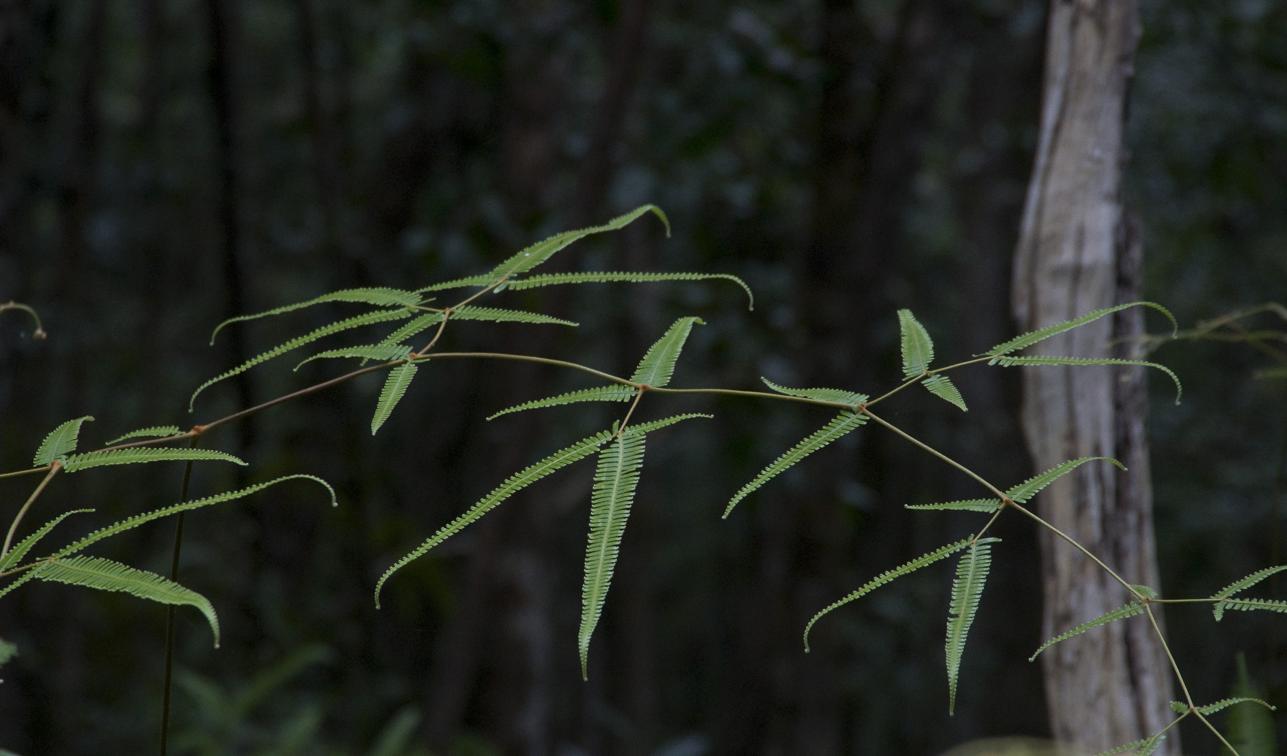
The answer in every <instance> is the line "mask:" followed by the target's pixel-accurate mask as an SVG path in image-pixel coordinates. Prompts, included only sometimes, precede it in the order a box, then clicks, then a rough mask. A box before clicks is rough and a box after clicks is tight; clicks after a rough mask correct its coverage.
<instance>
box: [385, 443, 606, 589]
mask: <svg viewBox="0 0 1287 756" xmlns="http://www.w3.org/2000/svg"><path fill="white" fill-rule="evenodd" d="M610 438H612V433H611V432H609V431H599V432H598V433H595V434H594V435H592V436H588V437H586V438H583V439H581V440H580V441H577V442H576V443H575V444H572V445H571V446H568V447H565V448H563V449H560V450H558V451H556V452H554V453H553V454H551V455H549V456H548V457H545V458H544V459H542V460H540V461H539V462H536V463H535V464H532V465H529V466H527V467H525V468H523V469H522V470H519V471H518V472H516V473H514V474H513V475H511V476H509V477H508V478H506V479H505V481H504V482H503V483H501V484H500V485H499V486H497V487H496V488H494V489H492V491H491V493H489V494H487V495H486V496H484V497H483V498H481V499H479V500H478V501H477V502H476V503H475V504H474V505H473V506H471V507H470V508H469V509H468V510H466V511H465V512H464V514H461V515H459V516H458V517H456V518H455V519H453V520H452V521H451V522H449V523H447V524H446V525H443V526H442V527H441V528H439V529H438V530H437V532H435V533H434V534H433V535H432V536H430V537H429V538H427V539H425V540H424V542H422V543H421V544H420V545H419V546H417V547H415V548H414V549H412V550H411V551H410V552H408V553H407V554H405V555H404V556H403V557H402V558H400V559H398V561H396V562H394V563H393V564H392V565H391V566H390V567H389V568H388V569H387V570H385V571H384V574H382V575H381V576H380V579H379V580H378V581H376V584H375V608H377V609H379V608H380V592H381V591H382V590H383V589H384V584H385V583H386V582H388V580H389V578H390V577H392V576H393V574H394V573H395V572H397V571H398V570H400V569H402V568H403V567H406V566H407V565H408V564H411V563H412V562H414V561H415V560H417V559H419V558H420V557H422V556H424V555H425V554H427V553H429V551H430V550H432V549H433V548H434V547H436V546H438V545H439V544H441V543H442V542H443V541H446V540H447V539H448V538H450V537H452V536H453V535H455V534H457V533H459V532H460V531H461V530H464V529H465V527H467V526H468V525H470V524H472V523H474V522H476V521H478V520H479V519H480V518H481V517H482V516H483V515H485V514H487V513H488V512H490V511H491V510H493V509H495V508H496V507H497V506H499V505H500V504H501V503H503V502H504V501H505V500H506V499H508V498H509V497H511V496H513V495H514V494H516V493H518V492H519V491H521V490H523V489H524V488H527V487H528V486H530V485H532V484H533V483H535V482H537V481H538V480H540V479H542V478H544V477H546V476H547V475H550V474H551V473H553V472H555V471H557V470H561V469H563V468H564V467H567V466H568V465H570V464H572V463H574V462H578V461H580V460H582V459H585V458H586V457H588V456H590V455H591V454H593V453H595V452H596V451H598V449H599V447H600V446H603V444H605V443H607V441H608V440H609V439H610Z"/></svg>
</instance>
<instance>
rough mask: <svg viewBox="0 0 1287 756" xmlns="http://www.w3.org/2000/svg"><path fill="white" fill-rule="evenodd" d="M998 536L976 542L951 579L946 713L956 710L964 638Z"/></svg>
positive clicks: (975, 609) (977, 605)
mask: <svg viewBox="0 0 1287 756" xmlns="http://www.w3.org/2000/svg"><path fill="white" fill-rule="evenodd" d="M997 540H998V539H996V538H982V539H980V540H978V541H975V542H974V543H973V544H972V545H971V546H970V548H969V550H967V551H966V552H965V553H964V554H962V555H961V559H960V561H958V562H957V563H956V579H955V580H953V581H952V602H951V604H950V605H949V606H948V610H947V641H946V643H945V644H944V647H945V649H946V656H947V713H948V716H951V715H953V714H955V713H956V684H957V680H958V678H959V677H960V674H961V659H962V657H964V655H965V641H966V638H967V636H968V635H969V633H970V626H971V625H973V624H974V615H975V614H977V613H978V611H979V602H980V600H981V599H982V598H983V589H984V588H985V587H986V586H987V580H988V572H989V571H990V570H991V568H992V544H994V543H996V542H997Z"/></svg>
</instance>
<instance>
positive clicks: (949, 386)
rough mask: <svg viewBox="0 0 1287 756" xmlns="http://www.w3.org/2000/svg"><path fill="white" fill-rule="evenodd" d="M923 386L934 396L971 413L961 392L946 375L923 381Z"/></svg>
mask: <svg viewBox="0 0 1287 756" xmlns="http://www.w3.org/2000/svg"><path fill="white" fill-rule="evenodd" d="M921 385H922V386H924V387H925V388H927V389H929V392H930V393H931V394H933V395H934V396H937V397H938V398H940V399H942V400H944V401H946V402H947V403H948V404H951V405H952V406H954V407H956V408H957V409H959V410H961V411H962V412H969V411H970V408H969V407H966V406H965V397H963V396H961V390H960V389H958V388H957V387H956V384H955V383H952V379H951V378H948V377H947V376H946V375H931V376H930V377H928V378H926V379H925V380H923V381H921Z"/></svg>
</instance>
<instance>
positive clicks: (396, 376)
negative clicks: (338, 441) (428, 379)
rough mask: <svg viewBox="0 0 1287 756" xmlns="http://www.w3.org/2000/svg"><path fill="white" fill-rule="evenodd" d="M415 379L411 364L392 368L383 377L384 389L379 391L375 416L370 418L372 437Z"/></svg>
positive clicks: (414, 368)
mask: <svg viewBox="0 0 1287 756" xmlns="http://www.w3.org/2000/svg"><path fill="white" fill-rule="evenodd" d="M415 377H416V365H415V364H414V363H411V362H408V363H406V364H403V365H399V366H397V367H395V368H393V369H392V370H390V371H389V374H388V375H387V376H385V379H384V388H382V389H380V398H379V400H378V401H377V402H376V403H375V414H374V415H372V416H371V435H372V436H374V435H375V432H376V431H378V430H380V426H382V425H384V423H385V421H386V420H388V419H389V416H390V415H392V414H393V408H394V407H396V406H398V402H399V401H401V400H402V397H403V396H406V393H407V389H408V388H410V386H411V380H412V379H413V378H415Z"/></svg>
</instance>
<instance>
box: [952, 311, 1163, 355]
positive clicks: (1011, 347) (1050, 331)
mask: <svg viewBox="0 0 1287 756" xmlns="http://www.w3.org/2000/svg"><path fill="white" fill-rule="evenodd" d="M1131 307H1150V308H1152V309H1154V310H1157V311H1158V312H1160V313H1162V314H1163V315H1165V316H1166V319H1167V320H1169V321H1171V338H1175V336H1176V334H1177V333H1178V332H1179V327H1180V326H1179V324H1178V323H1177V322H1176V321H1175V316H1174V315H1172V314H1171V311H1170V310H1168V309H1166V308H1165V307H1163V306H1162V305H1160V304H1158V303H1156V302H1127V303H1126V304H1119V305H1115V306H1113V307H1105V308H1103V309H1100V310H1092V311H1091V312H1088V313H1086V314H1085V315H1082V316H1080V317H1076V318H1073V319H1072V320H1065V321H1064V322H1062V323H1055V324H1054V325H1049V326H1046V327H1045V328H1038V329H1037V330H1035V331H1029V332H1027V333H1024V334H1020V335H1018V336H1015V337H1014V338H1013V339H1010V340H1009V341H1003V342H1001V343H1000V344H997V345H996V346H994V347H992V348H991V349H989V350H988V351H986V352H984V353H983V354H982V355H977V356H980V357H982V356H984V355H986V356H989V357H1000V356H1001V355H1003V354H1010V353H1011V352H1017V351H1019V350H1020V349H1024V348H1026V347H1030V346H1032V345H1033V344H1036V343H1039V342H1042V341H1045V340H1046V339H1048V338H1050V337H1052V336H1058V335H1059V334H1061V333H1066V332H1068V331H1071V330H1073V329H1074V328H1080V327H1081V326H1084V325H1086V324H1087V323H1092V322H1094V321H1096V320H1099V319H1100V318H1102V317H1104V316H1106V315H1112V314H1113V313H1115V312H1120V311H1122V310H1125V309H1128V308H1131Z"/></svg>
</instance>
